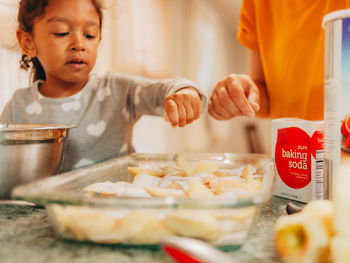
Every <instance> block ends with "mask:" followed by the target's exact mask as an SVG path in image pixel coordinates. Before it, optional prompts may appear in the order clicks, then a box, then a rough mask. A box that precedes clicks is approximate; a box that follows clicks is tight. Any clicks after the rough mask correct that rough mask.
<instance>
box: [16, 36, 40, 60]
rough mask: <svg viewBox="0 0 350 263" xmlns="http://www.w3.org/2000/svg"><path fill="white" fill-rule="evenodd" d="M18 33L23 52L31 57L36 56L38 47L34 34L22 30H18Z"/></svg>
mask: <svg viewBox="0 0 350 263" xmlns="http://www.w3.org/2000/svg"><path fill="white" fill-rule="evenodd" d="M16 35H17V41H18V44H19V45H20V47H21V49H22V51H23V53H24V54H26V55H27V56H29V57H30V58H34V57H36V55H37V54H36V48H35V44H34V39H33V37H32V35H31V34H30V33H27V32H24V31H22V30H17V32H16Z"/></svg>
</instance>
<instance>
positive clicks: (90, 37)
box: [84, 34, 95, 39]
mask: <svg viewBox="0 0 350 263" xmlns="http://www.w3.org/2000/svg"><path fill="white" fill-rule="evenodd" d="M84 36H85V37H86V38H87V39H94V38H95V36H93V35H90V34H84Z"/></svg>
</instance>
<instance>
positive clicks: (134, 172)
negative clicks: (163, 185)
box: [128, 166, 164, 177]
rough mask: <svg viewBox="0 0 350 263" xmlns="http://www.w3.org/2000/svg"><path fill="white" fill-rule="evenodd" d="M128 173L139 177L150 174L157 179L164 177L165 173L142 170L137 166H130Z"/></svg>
mask: <svg viewBox="0 0 350 263" xmlns="http://www.w3.org/2000/svg"><path fill="white" fill-rule="evenodd" d="M128 171H129V172H130V173H131V174H132V175H138V174H149V175H153V176H156V177H163V176H164V173H163V172H160V171H157V170H152V169H146V168H141V167H137V166H129V167H128Z"/></svg>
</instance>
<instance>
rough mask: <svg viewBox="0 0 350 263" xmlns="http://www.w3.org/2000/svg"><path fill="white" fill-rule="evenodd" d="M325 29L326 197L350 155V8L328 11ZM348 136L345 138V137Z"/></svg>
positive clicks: (324, 22)
mask: <svg viewBox="0 0 350 263" xmlns="http://www.w3.org/2000/svg"><path fill="white" fill-rule="evenodd" d="M322 24H323V27H324V29H325V76H324V91H325V96H324V97H325V114H324V117H325V118H324V120H325V193H326V196H325V198H330V199H332V197H333V196H332V192H333V191H332V189H333V183H332V181H333V176H334V175H335V174H336V172H337V169H338V168H339V165H340V161H341V159H343V158H344V159H350V137H349V136H348V134H347V133H348V130H349V129H350V120H347V119H349V118H347V116H348V117H349V116H350V115H349V114H350V9H345V10H339V11H336V12H332V13H329V14H327V15H326V16H325V17H324V18H323V23H322ZM345 124H346V125H345ZM347 139H348V140H347Z"/></svg>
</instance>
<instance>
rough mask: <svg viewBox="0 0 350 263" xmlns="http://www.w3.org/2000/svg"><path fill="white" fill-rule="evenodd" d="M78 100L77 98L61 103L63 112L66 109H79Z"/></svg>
mask: <svg viewBox="0 0 350 263" xmlns="http://www.w3.org/2000/svg"><path fill="white" fill-rule="evenodd" d="M80 106H81V105H80V101H79V100H75V101H71V102H66V103H62V106H61V107H62V110H64V111H65V112H67V111H77V110H79V109H80Z"/></svg>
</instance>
